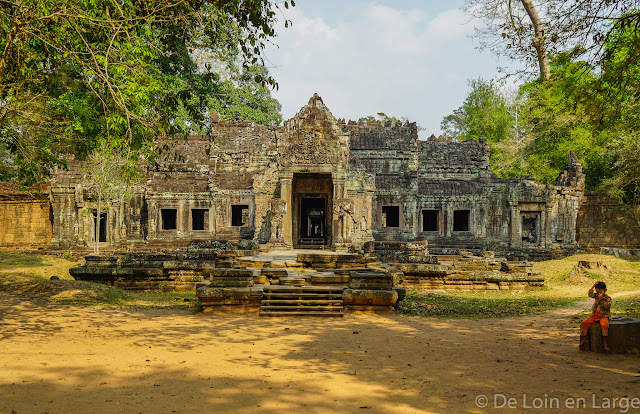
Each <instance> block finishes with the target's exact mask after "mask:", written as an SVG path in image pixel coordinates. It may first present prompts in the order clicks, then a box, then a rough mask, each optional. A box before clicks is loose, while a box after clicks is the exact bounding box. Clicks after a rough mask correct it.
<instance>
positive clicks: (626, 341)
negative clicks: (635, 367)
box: [587, 316, 640, 355]
mask: <svg viewBox="0 0 640 414" xmlns="http://www.w3.org/2000/svg"><path fill="white" fill-rule="evenodd" d="M587 335H588V337H589V345H590V347H589V350H591V351H593V352H604V348H603V343H602V328H601V327H600V322H596V323H594V324H592V325H591V326H590V327H589V331H588V333H587ZM607 342H608V344H609V350H610V352H611V353H614V354H636V355H638V354H640V319H636V318H629V317H626V316H613V317H611V318H610V319H609V339H608V341H607Z"/></svg>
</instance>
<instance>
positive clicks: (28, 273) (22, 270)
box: [0, 252, 200, 310]
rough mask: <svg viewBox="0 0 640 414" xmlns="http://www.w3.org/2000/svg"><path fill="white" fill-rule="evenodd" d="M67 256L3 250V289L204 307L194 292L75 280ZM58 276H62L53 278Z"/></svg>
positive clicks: (60, 299)
mask: <svg viewBox="0 0 640 414" xmlns="http://www.w3.org/2000/svg"><path fill="white" fill-rule="evenodd" d="M77 265H79V263H77V262H74V263H71V262H69V260H68V259H67V258H58V257H53V256H44V255H33V254H17V253H4V252H0V292H5V293H8V294H11V295H16V296H22V297H26V298H31V299H37V300H41V301H44V302H49V303H57V304H63V305H76V306H115V307H132V308H138V307H162V308H176V309H191V310H200V303H199V301H198V300H197V299H196V298H195V294H194V292H192V291H191V292H137V291H125V290H122V289H119V288H116V287H111V286H107V285H103V284H101V283H93V282H85V281H80V280H74V279H73V278H72V277H71V276H70V275H69V268H71V267H74V266H77ZM51 276H58V277H59V278H60V280H50V278H51Z"/></svg>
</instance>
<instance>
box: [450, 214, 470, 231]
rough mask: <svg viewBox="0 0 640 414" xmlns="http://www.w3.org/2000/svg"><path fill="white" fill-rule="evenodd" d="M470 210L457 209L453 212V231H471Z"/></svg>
mask: <svg viewBox="0 0 640 414" xmlns="http://www.w3.org/2000/svg"><path fill="white" fill-rule="evenodd" d="M469 216H470V211H469V210H455V211H454V212H453V231H469Z"/></svg>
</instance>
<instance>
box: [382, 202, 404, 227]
mask: <svg viewBox="0 0 640 414" xmlns="http://www.w3.org/2000/svg"><path fill="white" fill-rule="evenodd" d="M382 227H400V206H382Z"/></svg>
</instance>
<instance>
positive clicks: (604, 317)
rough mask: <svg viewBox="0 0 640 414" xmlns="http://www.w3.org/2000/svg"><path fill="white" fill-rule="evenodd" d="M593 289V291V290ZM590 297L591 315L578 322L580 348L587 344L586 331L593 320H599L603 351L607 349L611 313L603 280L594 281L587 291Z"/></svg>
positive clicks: (609, 299)
mask: <svg viewBox="0 0 640 414" xmlns="http://www.w3.org/2000/svg"><path fill="white" fill-rule="evenodd" d="M594 289H595V292H594ZM588 295H589V297H590V298H594V299H595V302H594V304H593V307H592V309H591V311H592V315H591V316H589V317H588V318H587V319H585V320H584V321H582V323H581V324H580V349H584V348H585V347H586V345H587V331H588V330H589V327H590V326H591V324H592V323H594V322H600V327H601V328H602V343H603V346H604V350H605V351H609V343H608V342H607V337H608V336H609V315H610V314H611V297H610V296H609V295H607V285H605V283H604V282H596V283H595V284H594V285H593V286H592V287H591V289H589V293H588Z"/></svg>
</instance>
